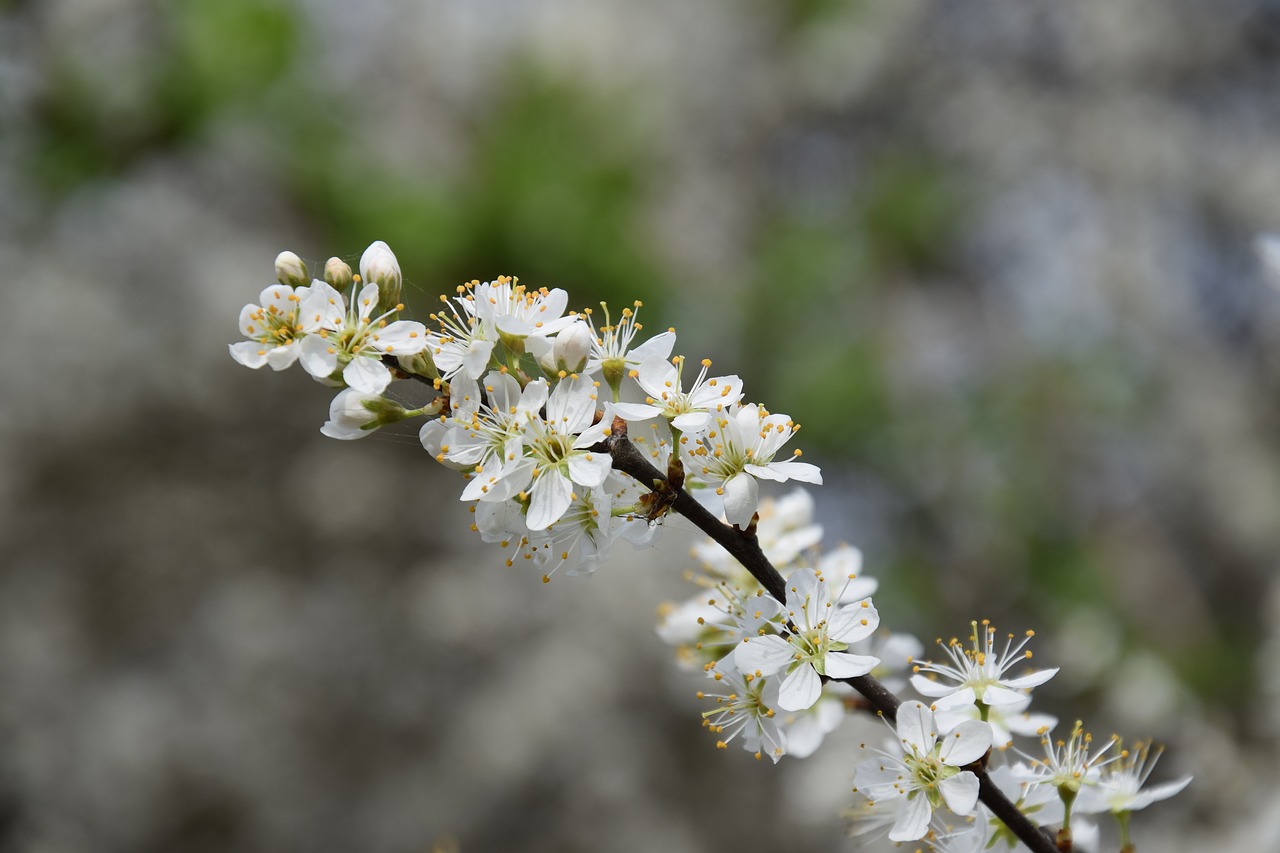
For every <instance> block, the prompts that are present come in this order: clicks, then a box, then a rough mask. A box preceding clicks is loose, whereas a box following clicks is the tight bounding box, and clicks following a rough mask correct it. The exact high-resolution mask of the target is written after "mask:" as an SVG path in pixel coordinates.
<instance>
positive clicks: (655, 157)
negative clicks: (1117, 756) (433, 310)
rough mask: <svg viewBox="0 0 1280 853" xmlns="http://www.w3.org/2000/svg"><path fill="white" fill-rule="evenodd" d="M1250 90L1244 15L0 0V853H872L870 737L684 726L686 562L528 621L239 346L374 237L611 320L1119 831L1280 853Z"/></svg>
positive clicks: (308, 392)
mask: <svg viewBox="0 0 1280 853" xmlns="http://www.w3.org/2000/svg"><path fill="white" fill-rule="evenodd" d="M1278 79H1280V3H1277V2H1274V0H1216V2H1213V3H1204V2H1196V1H1195V0H1077V2H1072V3H1063V2H1061V0H1024V2H1017V3H1010V2H998V0H968V2H964V3H958V2H947V0H892V2H889V0H884V2H880V0H861V1H860V0H737V2H728V1H727V0H704V2H701V3H697V4H691V3H686V2H676V0H655V2H649V3H634V2H621V0H618V1H617V2H615V0H547V2H533V0H468V2H425V3H424V2H419V0H379V2H372V3H362V4H354V3H343V2H339V0H296V2H288V0H183V2H162V0H27V2H23V0H8V2H3V0H0V263H2V264H3V267H4V269H6V270H8V272H7V274H6V281H5V284H4V286H3V287H2V288H0V299H2V300H3V302H2V303H0V305H2V306H3V314H2V315H0V316H2V317H3V325H4V334H3V335H2V336H0V394H2V395H3V399H4V401H5V402H4V405H3V406H2V407H0V454H2V456H0V464H2V465H3V467H2V468H0V537H2V540H0V541H3V543H4V547H3V552H2V553H3V557H2V558H0V850H3V851H41V853H44V851H49V853H54V851H86V850H92V851H130V853H150V851H155V853H160V851H229V850H234V851H348V850H361V851H377V852H379V853H380V851H386V852H387V853H400V851H430V850H443V851H449V850H458V849H460V850H462V851H467V853H470V851H489V850H528V851H583V853H586V852H587V851H601V850H610V851H614V850H616V851H652V850H666V851H700V850H710V849H731V848H732V849H743V850H755V849H771V850H787V851H836V850H850V849H857V848H856V845H855V843H854V842H852V841H850V840H849V839H847V838H845V829H846V827H845V825H844V822H843V821H842V820H841V819H840V817H839V813H840V811H841V810H842V809H843V808H845V807H847V806H848V805H850V804H851V802H852V800H851V794H850V793H849V788H850V787H851V785H852V772H853V762H854V760H855V757H854V753H853V751H852V745H853V744H854V743H856V742H857V740H858V739H859V738H865V737H867V736H868V735H867V732H868V731H870V732H872V734H874V733H875V731H876V729H875V728H874V727H873V728H871V729H866V728H859V727H858V726H856V725H852V724H851V725H847V726H846V727H845V728H844V729H842V730H841V732H839V733H837V735H835V736H833V742H832V744H831V745H830V746H828V747H827V748H825V749H824V750H823V751H822V752H821V753H820V754H819V755H818V756H815V757H814V758H810V759H807V760H805V761H796V760H786V761H784V762H782V764H781V765H779V766H778V767H776V768H775V767H771V766H768V765H767V762H766V763H765V764H763V765H762V764H758V763H757V762H755V761H753V760H752V759H751V757H750V756H749V755H747V754H746V753H745V752H742V751H739V750H736V749H734V750H730V751H728V752H720V751H717V750H715V749H714V748H713V743H712V741H713V739H712V738H711V737H710V736H709V735H707V734H706V733H705V732H703V731H702V730H701V729H700V728H699V719H698V711H699V710H700V709H701V704H700V703H698V702H697V701H696V700H695V699H694V695H693V694H694V692H695V691H696V690H697V689H698V687H699V686H701V684H700V681H699V680H698V679H696V678H694V677H693V676H689V675H686V674H682V673H680V672H679V671H677V670H676V669H675V667H674V666H672V664H671V662H670V652H669V650H668V649H667V648H666V647H665V646H664V645H663V644H662V643H661V642H660V641H659V640H658V639H657V637H656V636H655V635H654V634H653V623H654V613H655V611H656V608H657V607H658V605H659V604H660V603H661V602H662V601H664V600H668V599H678V598H683V597H684V596H686V595H687V594H688V593H689V591H690V590H689V588H688V587H687V586H686V585H685V584H684V582H683V581H682V580H681V574H682V572H683V570H684V569H686V568H687V567H688V566H689V565H690V562H691V561H690V559H689V556H688V550H689V547H690V545H691V544H692V543H693V542H694V541H695V538H694V535H693V534H692V533H691V532H689V530H688V529H687V528H684V527H682V526H680V524H678V523H671V524H669V525H668V526H667V530H666V531H665V536H664V538H663V539H662V540H661V541H660V543H659V544H658V545H656V546H655V547H653V548H651V549H649V550H647V551H644V552H639V553H631V552H629V551H624V550H621V549H620V550H619V551H618V553H617V555H616V557H615V559H614V561H613V563H612V564H611V565H609V566H606V567H605V568H604V569H603V570H601V571H600V572H599V573H598V574H597V575H596V576H595V577H594V578H592V579H591V580H589V581H585V580H580V579H574V578H568V577H557V578H556V579H555V581H554V582H553V583H551V584H550V585H549V586H543V584H541V583H540V582H539V578H538V577H537V576H536V573H533V572H529V573H526V572H520V571H517V570H508V569H505V568H503V567H502V565H501V560H500V558H499V555H498V553H497V552H496V551H491V550H488V549H486V548H484V547H483V546H481V545H480V544H479V542H478V541H473V540H472V538H470V534H469V533H468V532H467V530H466V524H467V522H468V516H467V512H466V507H465V505H463V504H461V503H460V502H459V501H458V500H457V494H458V492H459V490H460V481H459V480H457V479H456V475H454V474H452V473H451V472H448V471H445V470H443V469H441V468H439V467H438V466H436V465H435V463H434V462H432V460H431V459H430V458H428V457H427V456H426V455H425V454H424V453H423V452H422V451H421V449H420V447H419V446H418V444H417V440H416V437H415V435H414V432H413V430H411V429H407V428H406V429H405V430H402V431H400V432H395V431H390V432H384V433H382V434H379V435H378V436H377V437H375V438H372V439H370V440H368V441H364V442H361V443H358V444H354V445H352V444H346V443H339V442H333V441H329V440H327V439H324V438H322V437H321V436H320V434H319V432H318V431H317V430H318V427H319V425H320V424H321V423H322V422H323V421H324V419H325V416H326V411H327V406H328V402H329V400H330V398H331V394H330V392H329V391H327V390H326V389H324V388H322V387H321V386H319V385H317V384H315V383H313V382H311V381H310V380H309V379H308V378H307V377H306V376H304V375H303V374H302V373H301V371H299V370H293V371H290V372H287V373H281V374H273V373H270V372H269V371H268V372H261V373H254V372H251V371H248V370H245V369H244V368H242V367H240V366H238V365H237V364H235V363H234V362H233V361H232V360H231V359H230V358H229V357H228V355H227V351H226V345H227V344H228V343H229V342H231V341H234V340H237V339H238V338H239V335H238V333H237V328H236V316H237V313H238V311H239V309H240V307H241V305H243V304H244V303H246V302H250V301H254V300H256V298H257V294H258V292H259V291H260V290H261V288H262V287H264V286H265V285H267V284H269V283H270V282H271V281H273V279H274V275H273V269H272V262H273V259H274V258H275V255H276V253H277V252H279V251H281V250H283V249H290V250H292V251H295V252H297V253H299V254H300V255H302V256H303V257H304V258H306V259H308V260H309V261H310V262H311V263H312V268H313V269H318V268H319V267H320V266H321V265H322V264H323V261H324V259H325V258H327V257H329V256H330V255H339V256H342V257H345V258H346V259H348V260H349V261H350V262H352V263H354V262H355V260H356V259H357V258H358V257H359V254H360V252H361V251H362V250H363V249H364V247H365V246H367V245H368V244H369V243H370V242H371V241H373V240H375V239H383V240H386V241H388V242H389V243H390V244H391V246H392V248H393V249H394V250H395V252H396V253H397V255H398V256H399V258H400V261H401V264H402V267H403V269H404V273H405V278H406V282H407V284H406V300H405V301H406V302H408V303H409V305H410V311H411V313H416V315H417V316H418V317H420V318H421V317H423V316H424V315H425V313H426V312H427V311H428V310H430V307H431V306H433V305H434V300H435V298H436V296H437V294H439V293H441V292H445V291H449V290H451V289H452V287H453V286H454V285H456V284H458V283H459V282H461V281H464V280H469V279H472V278H479V279H488V278H492V277H494V276H496V275H498V274H516V275H519V276H520V277H521V279H522V281H524V282H525V283H528V284H531V285H533V286H535V287H536V286H548V287H556V286H559V287H564V288H566V289H567V290H568V291H569V292H570V295H571V302H572V304H574V305H576V306H586V305H590V304H593V303H595V302H598V301H599V300H601V299H609V300H612V301H613V302H614V304H615V305H620V304H629V303H630V302H631V300H633V299H637V298H638V299H643V300H644V301H645V308H644V311H643V314H642V319H645V320H647V321H648V324H649V325H650V327H651V328H653V329H662V328H666V327H667V326H675V327H676V328H677V329H678V331H679V334H680V339H679V342H678V345H677V351H678V352H683V353H685V354H687V355H688V356H689V357H691V358H695V359H698V358H702V357H704V356H709V357H711V358H713V359H714V360H715V362H716V366H717V368H719V369H723V370H724V371H725V372H733V373H737V374H739V375H741V376H742V377H744V379H745V380H746V387H747V393H748V396H749V397H750V398H751V399H756V400H760V401H763V402H765V403H766V404H767V405H768V406H769V407H770V408H771V409H773V410H775V411H783V412H787V413H789V414H791V415H792V416H793V417H794V418H795V419H796V420H798V421H799V422H801V423H802V424H803V425H804V427H805V428H804V430H803V431H802V433H801V435H800V437H799V444H800V445H801V446H802V447H803V448H804V449H805V452H806V457H805V458H806V459H807V460H812V461H815V462H818V463H819V464H821V465H822V466H823V469H824V472H825V475H826V478H827V482H826V485H825V486H823V487H821V488H820V489H818V490H816V496H817V498H818V512H819V517H820V520H821V522H822V523H823V524H824V526H825V530H826V542H827V543H828V544H829V545H834V544H836V543H837V542H842V541H845V542H851V543H853V544H856V545H858V546H859V547H861V548H862V549H863V550H864V552H865V554H866V558H867V561H866V566H867V569H868V571H869V572H870V573H871V574H874V575H875V576H877V577H879V578H880V579H881V581H882V588H881V592H880V594H879V595H878V596H877V603H878V605H879V607H880V609H881V612H882V614H883V616H884V618H885V620H886V623H887V624H889V625H891V626H893V627H894V628H896V629H899V630H910V631H913V632H916V633H917V634H919V635H920V636H922V637H923V638H924V639H925V640H926V642H927V641H929V640H931V639H932V638H933V637H935V636H944V637H946V636H951V635H955V634H961V635H963V633H964V632H965V631H967V626H968V622H969V620H970V619H973V618H982V617H990V618H992V619H993V620H994V621H995V622H996V624H997V625H998V626H999V627H1000V628H1001V629H1008V630H1011V631H1015V632H1020V631H1022V630H1024V629H1027V628H1034V629H1036V630H1037V632H1038V637H1037V639H1036V641H1035V646H1034V648H1035V652H1036V657H1037V662H1038V663H1041V664H1042V665H1045V666H1061V667H1062V672H1061V674H1060V675H1059V676H1058V677H1057V678H1056V679H1054V681H1052V682H1050V683H1049V684H1048V685H1046V686H1045V687H1044V688H1041V689H1040V690H1039V691H1038V692H1037V696H1038V697H1039V700H1038V705H1039V707H1041V708H1042V709H1045V710H1051V711H1054V712H1056V713H1057V714H1058V716H1059V717H1061V718H1062V719H1064V720H1067V721H1070V720H1071V719H1073V718H1075V717H1076V716H1080V717H1082V718H1083V719H1084V720H1085V722H1086V724H1087V726H1088V727H1090V728H1091V729H1092V730H1093V731H1095V732H1097V733H1099V734H1101V735H1106V734H1109V733H1110V732H1112V731H1116V732H1119V733H1121V734H1125V735H1127V736H1129V737H1138V736H1146V735H1150V736H1154V737H1155V738H1156V739H1157V740H1160V741H1162V742H1165V743H1167V744H1168V745H1169V746H1170V752H1169V754H1168V755H1166V757H1165V759H1164V761H1163V762H1162V763H1161V765H1160V767H1159V768H1158V769H1157V772H1156V777H1157V778H1159V779H1165V778H1172V777H1173V776H1175V775H1179V774H1182V773H1194V774H1195V775H1196V781H1195V782H1194V784H1193V785H1192V786H1191V788H1189V789H1188V790H1187V791H1186V792H1185V793H1183V794H1182V795H1181V796H1179V797H1178V798H1177V800H1175V801H1173V802H1171V803H1165V804H1161V805H1157V806H1154V807H1152V808H1151V809H1150V810H1149V812H1147V813H1144V814H1142V815H1140V816H1139V817H1138V818H1137V819H1136V820H1135V827H1136V836H1135V840H1136V841H1137V842H1138V847H1139V849H1140V850H1148V851H1157V850H1160V851H1177V850H1187V851H1191V850H1200V849H1205V848H1206V847H1207V846H1208V845H1210V844H1214V845H1217V848H1218V849H1224V850H1226V849H1230V850H1244V849H1249V850H1263V851H1266V850H1280V816H1278V815H1280V812H1278V811H1277V810H1276V808H1275V807H1276V806H1277V804H1278V803H1280V772H1278V771H1277V770H1276V769H1275V767H1276V764H1277V761H1278V760H1280V750H1277V742H1276V735H1277V733H1278V732H1280V712H1277V711H1276V708H1277V702H1278V701H1280V665H1277V663H1276V661H1277V655H1280V629H1278V628H1277V625H1280V585H1278V584H1277V580H1276V568H1277V564H1278V562H1280V404H1278V401H1280V290H1277V288H1276V286H1275V284H1274V283H1269V282H1268V279H1267V274H1266V272H1265V271H1264V270H1263V269H1262V268H1261V267H1260V265H1259V263H1258V261H1257V259H1256V256H1255V254H1254V249H1253V241H1254V238H1255V235H1257V234H1258V233H1260V232H1264V231H1268V230H1278V229H1280V98H1278V97H1277V80H1278ZM1068 724H1069V723H1068Z"/></svg>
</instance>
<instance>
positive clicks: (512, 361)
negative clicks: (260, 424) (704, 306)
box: [231, 242, 822, 579]
mask: <svg viewBox="0 0 1280 853" xmlns="http://www.w3.org/2000/svg"><path fill="white" fill-rule="evenodd" d="M276 274H277V279H278V283H277V284H275V285H272V286H271V287H269V288H267V289H266V290H264V291H263V292H262V295H261V296H260V299H259V301H260V304H252V305H246V306H245V307H244V309H243V311H242V312H241V318H240V328H241V332H242V333H243V334H244V335H245V337H246V338H247V340H245V341H242V342H240V343H236V344H232V345H231V355H232V356H233V357H234V358H235V359H236V360H237V361H239V362H240V363H241V364H244V365H246V366H248V367H253V368H258V367H262V366H263V365H264V364H269V365H271V367H273V368H274V369H276V370H282V369H284V368H286V367H288V366H290V365H291V364H293V363H294V362H295V361H296V362H299V363H301V365H302V367H303V369H304V370H306V372H307V373H309V374H311V376H313V377H314V378H315V379H317V380H319V381H321V382H324V383H325V384H328V385H331V386H334V387H337V388H340V389H341V390H340V391H339V393H338V395H337V397H336V398H335V399H334V401H333V405H332V406H331V407H330V413H329V420H328V421H327V422H326V423H325V424H324V426H323V427H322V429H321V431H322V432H323V433H324V434H325V435H328V436H331V437H334V438H341V439H354V438H362V437H364V436H367V435H370V434H371V433H373V432H374V431H375V430H377V429H378V428H380V427H383V426H386V425H388V424H391V423H395V422H397V421H401V420H405V419H407V418H414V417H421V418H424V419H425V423H423V425H422V426H421V428H420V431H419V439H420V440H421V443H422V446H423V447H424V448H425V449H426V450H427V451H428V452H429V453H430V454H431V455H432V456H433V457H435V458H436V460H437V461H439V462H440V463H442V464H444V465H446V466H448V467H450V468H453V469H456V470H458V471H460V472H461V473H462V475H463V476H464V478H465V479H466V480H467V483H466V485H465V486H464V487H463V489H462V492H461V499H462V500H464V501H469V502H473V503H474V512H475V523H474V525H473V527H474V529H475V530H476V531H477V532H478V533H479V534H480V536H481V538H482V539H483V540H484V541H486V542H492V543H497V544H499V545H500V546H501V547H502V548H504V549H505V551H506V553H507V563H508V564H514V563H515V562H516V561H528V562H530V563H532V564H534V565H536V566H538V567H540V568H541V569H542V570H543V572H544V575H543V577H544V579H549V578H550V576H551V574H552V573H554V572H555V571H557V570H558V569H560V568H561V567H564V568H565V569H566V571H567V572H569V573H588V572H591V571H593V570H594V569H595V567H596V566H597V565H598V564H599V563H600V562H601V561H602V560H603V559H604V558H605V557H606V556H607V555H608V554H609V552H610V550H611V548H612V545H613V543H615V542H616V541H617V540H619V539H627V540H629V541H632V542H633V543H636V544H643V543H646V542H648V541H650V540H651V539H652V538H653V537H654V536H655V535H656V534H657V527H656V525H655V524H654V523H653V522H655V521H656V520H657V518H658V517H659V516H660V515H661V514H662V512H663V511H664V508H663V507H656V508H655V506H654V505H653V504H652V503H651V502H650V503H646V501H645V500H644V499H643V497H644V495H645V493H646V492H647V489H645V488H644V487H642V486H641V484H640V483H639V482H637V481H636V480H635V479H633V478H632V477H631V476H629V475H627V474H624V473H621V472H619V471H617V470H615V469H614V468H613V466H612V460H611V458H610V455H609V452H608V450H607V449H606V445H605V442H606V440H607V439H609V438H610V436H611V435H612V434H613V433H614V431H615V430H620V431H625V432H626V433H627V434H629V435H630V438H631V440H632V441H634V442H635V443H636V444H637V445H640V446H643V447H644V448H645V449H646V450H647V451H648V454H649V456H650V457H651V459H652V461H653V463H654V464H655V465H657V466H658V467H659V469H660V471H661V472H662V473H664V474H665V473H669V472H671V473H675V474H676V476H677V477H678V478H680V479H682V480H683V482H684V485H685V486H686V487H687V488H693V489H697V488H705V489H706V490H707V491H708V492H710V491H711V490H713V489H714V491H715V493H716V494H717V495H719V496H722V497H723V503H724V506H725V507H726V509H727V511H728V512H729V513H730V517H731V520H732V521H733V522H734V523H736V524H738V525H739V526H740V527H743V528H745V527H747V526H748V525H750V523H751V521H752V519H753V517H754V516H755V513H756V510H757V508H758V503H759V500H758V492H759V489H758V485H757V478H759V479H767V480H787V479H796V480H802V481H804V482H811V483H820V482H821V481H822V477H821V474H820V472H819V470H818V468H817V467H816V466H814V465H810V464H808V463H804V462H799V461H795V458H794V457H797V456H799V455H800V451H799V450H795V451H793V452H792V453H791V455H789V456H788V455H785V454H784V451H783V445H785V444H786V443H787V442H788V440H789V439H790V438H791V435H792V434H793V433H794V432H795V430H796V429H797V427H796V425H795V423H794V422H793V421H792V420H791V419H790V418H789V417H787V416H786V415H777V414H770V413H769V412H768V411H767V410H766V409H765V408H764V407H763V406H761V405H759V404H757V403H751V402H745V401H744V395H743V387H742V382H741V380H740V379H739V378H738V377H737V376H712V375H709V372H710V366H711V362H710V361H709V360H705V359H704V360H702V361H701V362H700V363H701V370H700V372H699V373H698V376H697V377H696V379H693V381H692V382H691V383H688V385H687V387H686V376H685V373H684V365H685V358H684V357H683V356H679V355H677V356H675V357H672V356H671V353H672V350H673V348H674V346H675V342H676V335H675V331H674V330H673V329H668V330H666V331H664V332H662V333H660V334H658V335H655V336H653V337H650V338H648V339H646V340H639V338H640V337H641V334H640V333H641V331H642V329H643V326H642V325H641V324H640V322H639V321H638V309H639V308H640V303H638V302H637V303H635V304H634V305H633V306H632V307H629V308H626V309H624V310H623V311H622V313H621V316H620V317H619V319H618V321H617V322H616V323H614V322H613V321H612V319H611V317H610V314H609V310H608V308H607V306H606V307H605V308H604V310H603V312H602V313H603V315H604V322H603V323H602V324H598V323H597V320H596V316H595V313H594V312H593V311H591V310H589V309H587V310H583V311H570V310H568V295H567V294H566V293H565V292H564V291H563V290H561V289H559V288H554V289H547V288H545V287H544V288H539V289H536V290H534V289H531V288H528V287H526V286H525V285H522V284H520V283H519V282H518V281H517V280H516V279H514V278H508V277H505V276H503V277H499V278H496V279H494V280H492V281H486V282H480V281H472V282H468V283H467V284H464V285H462V286H460V287H458V288H457V289H456V291H455V293H454V295H452V296H442V297H440V298H441V303H442V304H441V307H440V308H439V309H438V310H437V311H436V312H435V313H432V314H430V315H429V317H428V320H429V323H428V324H424V323H420V322H416V321H412V320H404V319H399V314H400V312H402V311H403V310H404V308H405V306H404V305H402V304H400V303H399V296H400V291H401V273H400V266H399V263H398V262H397V260H396V258H395V255H394V254H393V253H392V252H391V249H390V248H389V247H388V246H387V245H386V244H385V243H382V242H377V243H374V244H373V245H371V246H370V247H369V248H368V250H366V251H365V253H364V255H363V256H362V258H361V261H360V272H359V273H358V274H356V273H353V272H352V270H351V269H350V268H349V267H348V266H347V265H346V264H345V263H343V262H342V261H341V260H339V259H337V258H332V259H330V260H329V262H328V263H326V265H325V268H324V278H323V280H322V279H312V278H310V277H309V274H308V272H307V268H306V265H305V264H304V263H303V262H302V261H301V260H300V259H299V258H298V257H297V255H294V254H293V253H291V252H284V253H282V254H281V255H280V256H279V257H278V258H277V259H276ZM395 379H413V380H416V381H417V382H419V383H425V384H427V385H430V386H431V388H432V389H433V391H434V394H435V396H434V397H433V399H432V400H430V401H429V402H428V403H427V404H425V405H422V406H419V407H416V408H413V407H406V406H405V405H403V404H402V403H400V402H398V401H397V400H395V399H392V398H391V397H389V396H388V388H389V386H390V385H391V383H392V381H393V380H395ZM686 472H687V473H686Z"/></svg>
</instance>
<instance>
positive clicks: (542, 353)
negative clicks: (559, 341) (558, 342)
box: [499, 332, 559, 377]
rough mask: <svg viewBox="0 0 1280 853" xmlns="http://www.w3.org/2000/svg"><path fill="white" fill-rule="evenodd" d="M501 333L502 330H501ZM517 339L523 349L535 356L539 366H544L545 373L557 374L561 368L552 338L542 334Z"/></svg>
mask: <svg viewBox="0 0 1280 853" xmlns="http://www.w3.org/2000/svg"><path fill="white" fill-rule="evenodd" d="M499 335H501V332H499ZM517 340H518V341H519V343H520V346H521V347H522V351H523V352H526V353H528V354H529V355H531V356H533V360H534V361H536V362H538V367H541V368H542V372H543V373H545V374H546V375H547V376H549V377H553V376H555V375H556V373H557V371H558V370H559V368H558V367H556V353H555V346H554V345H553V344H552V343H551V341H550V340H548V339H547V338H544V337H542V336H541V335H534V336H533V337H529V338H519V339H517ZM506 343H507V342H506V340H505V339H504V340H503V344H506ZM508 346H509V345H508Z"/></svg>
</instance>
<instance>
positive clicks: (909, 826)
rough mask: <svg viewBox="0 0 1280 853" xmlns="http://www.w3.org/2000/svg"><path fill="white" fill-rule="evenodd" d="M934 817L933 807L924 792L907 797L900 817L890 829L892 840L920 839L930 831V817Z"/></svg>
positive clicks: (899, 813)
mask: <svg viewBox="0 0 1280 853" xmlns="http://www.w3.org/2000/svg"><path fill="white" fill-rule="evenodd" d="M931 817H933V807H932V806H930V805H929V798H928V797H926V796H925V795H924V794H917V795H916V796H914V797H907V798H905V799H904V800H903V802H902V807H901V809H900V810H899V811H898V819H897V820H896V821H894V822H893V829H891V830H889V840H890V841H919V840H920V839H921V838H924V836H925V833H927V832H928V831H929V818H931Z"/></svg>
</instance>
